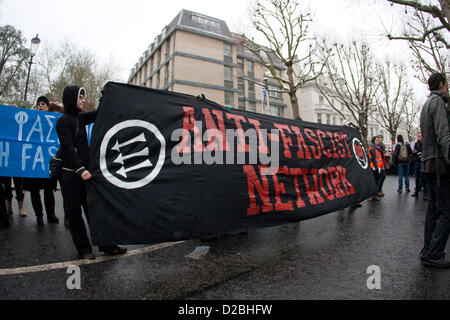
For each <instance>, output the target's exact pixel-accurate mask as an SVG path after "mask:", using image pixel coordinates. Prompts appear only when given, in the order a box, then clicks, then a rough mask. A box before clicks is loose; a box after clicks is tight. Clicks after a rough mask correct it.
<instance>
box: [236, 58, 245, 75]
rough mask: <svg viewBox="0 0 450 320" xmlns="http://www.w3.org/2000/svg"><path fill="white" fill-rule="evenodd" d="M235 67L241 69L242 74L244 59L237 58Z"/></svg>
mask: <svg viewBox="0 0 450 320" xmlns="http://www.w3.org/2000/svg"><path fill="white" fill-rule="evenodd" d="M237 67H238V69H239V70H242V74H244V60H242V59H237Z"/></svg>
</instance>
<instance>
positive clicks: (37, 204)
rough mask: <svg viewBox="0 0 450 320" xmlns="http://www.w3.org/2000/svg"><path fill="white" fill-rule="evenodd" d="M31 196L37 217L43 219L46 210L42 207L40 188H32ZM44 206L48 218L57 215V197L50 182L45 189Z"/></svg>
mask: <svg viewBox="0 0 450 320" xmlns="http://www.w3.org/2000/svg"><path fill="white" fill-rule="evenodd" d="M30 194H31V204H32V205H33V210H34V213H35V214H36V217H42V216H43V215H44V214H43V210H44V209H43V207H42V202H41V193H40V190H39V189H38V188H32V189H31V190H30ZM44 204H45V212H47V217H53V216H54V215H55V195H54V193H53V185H52V183H51V182H50V181H49V183H48V184H47V185H46V186H45V188H44Z"/></svg>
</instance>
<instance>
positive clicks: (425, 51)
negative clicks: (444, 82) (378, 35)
mask: <svg viewBox="0 0 450 320" xmlns="http://www.w3.org/2000/svg"><path fill="white" fill-rule="evenodd" d="M436 24H437V23H436V19H434V18H433V17H432V16H430V15H429V14H426V13H424V12H422V11H419V10H414V11H413V12H412V13H409V14H408V20H407V22H406V26H405V30H404V31H403V35H402V36H392V35H390V34H388V38H389V39H391V40H406V41H408V43H409V47H410V49H411V52H412V54H413V60H412V61H411V62H412V68H413V69H414V70H415V72H416V77H417V78H418V79H419V80H420V81H422V82H423V83H426V82H427V81H428V77H429V75H430V74H431V73H435V72H440V73H445V72H446V66H447V64H448V61H449V59H448V48H449V47H448V43H447V40H446V39H447V38H448V36H449V35H450V33H449V32H448V31H447V30H440V29H439V28H438V27H436ZM388 33H389V32H388Z"/></svg>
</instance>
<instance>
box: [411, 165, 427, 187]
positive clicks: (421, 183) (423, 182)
mask: <svg viewBox="0 0 450 320" xmlns="http://www.w3.org/2000/svg"><path fill="white" fill-rule="evenodd" d="M414 177H415V178H416V193H419V191H420V190H421V189H422V187H423V192H424V193H428V184H427V178H426V175H425V173H422V172H420V162H415V163H414Z"/></svg>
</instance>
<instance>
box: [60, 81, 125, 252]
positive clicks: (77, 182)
mask: <svg viewBox="0 0 450 320" xmlns="http://www.w3.org/2000/svg"><path fill="white" fill-rule="evenodd" d="M84 103H85V89H84V88H80V87H78V86H68V87H66V88H64V92H63V104H64V114H63V115H62V116H61V117H60V118H59V119H58V122H57V124H56V132H57V133H58V138H59V141H60V144H61V149H60V150H61V158H62V168H63V170H62V175H61V178H60V183H61V192H62V195H63V200H64V208H65V210H66V212H67V215H68V219H69V228H70V232H71V234H72V239H73V241H74V243H75V246H76V248H77V251H78V253H79V255H80V256H81V257H82V258H84V259H89V260H93V259H95V256H94V255H93V254H92V246H91V243H90V241H89V238H88V236H87V232H86V226H85V224H84V221H83V217H82V214H81V208H82V207H83V210H84V214H85V216H86V219H87V220H88V221H89V212H88V207H87V194H86V188H85V183H86V181H88V180H90V179H91V178H92V176H91V173H90V172H89V171H88V169H87V165H86V164H87V163H88V161H89V145H88V140H87V133H86V129H85V126H86V125H87V124H90V123H93V122H94V121H95V119H96V117H97V111H93V112H83V109H84ZM99 250H100V251H102V252H105V254H107V255H114V254H123V253H125V252H126V249H125V248H121V247H118V246H115V245H108V246H100V247H99Z"/></svg>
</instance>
